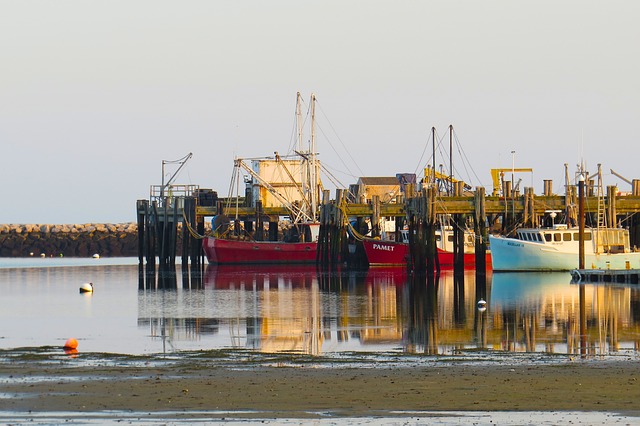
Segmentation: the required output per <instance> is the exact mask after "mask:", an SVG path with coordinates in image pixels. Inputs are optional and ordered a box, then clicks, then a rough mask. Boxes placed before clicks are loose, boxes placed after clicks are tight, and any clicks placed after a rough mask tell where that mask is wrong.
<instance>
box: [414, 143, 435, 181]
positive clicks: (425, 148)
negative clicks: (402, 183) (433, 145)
mask: <svg viewBox="0 0 640 426" xmlns="http://www.w3.org/2000/svg"><path fill="white" fill-rule="evenodd" d="M430 140H431V132H429V137H428V138H427V141H426V142H425V144H424V149H423V150H422V154H420V158H419V159H418V165H417V166H416V169H415V170H414V172H413V173H414V174H416V175H418V171H420V173H424V167H422V170H420V167H421V166H422V164H424V163H423V161H422V160H423V159H424V154H425V153H426V152H427V148H428V147H429V141H430ZM423 177H424V176H423Z"/></svg>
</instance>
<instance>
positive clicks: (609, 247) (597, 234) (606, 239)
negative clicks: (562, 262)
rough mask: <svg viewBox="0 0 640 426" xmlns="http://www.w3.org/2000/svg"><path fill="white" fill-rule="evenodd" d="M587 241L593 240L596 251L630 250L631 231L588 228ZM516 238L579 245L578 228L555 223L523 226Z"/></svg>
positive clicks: (623, 251)
mask: <svg viewBox="0 0 640 426" xmlns="http://www.w3.org/2000/svg"><path fill="white" fill-rule="evenodd" d="M583 236H584V241H585V243H589V242H591V245H592V246H593V247H594V251H595V252H596V253H625V252H629V251H630V249H629V231H628V230H627V229H621V228H615V229H613V228H606V229H595V228H586V229H585V230H584V232H583ZM516 239H518V240H521V241H530V242H533V243H540V244H553V245H567V246H570V245H576V246H577V245H578V242H579V241H580V233H579V231H578V228H568V227H567V225H554V226H553V227H552V228H522V229H518V230H517V231H516Z"/></svg>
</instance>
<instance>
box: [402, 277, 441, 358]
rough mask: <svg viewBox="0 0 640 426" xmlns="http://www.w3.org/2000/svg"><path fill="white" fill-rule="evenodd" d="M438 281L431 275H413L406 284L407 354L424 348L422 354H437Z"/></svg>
mask: <svg viewBox="0 0 640 426" xmlns="http://www.w3.org/2000/svg"><path fill="white" fill-rule="evenodd" d="M438 279H439V277H434V275H433V274H432V273H431V274H420V273H418V274H413V275H411V278H410V280H409V282H408V283H407V290H408V295H407V296H408V297H406V298H404V300H406V301H407V303H408V307H407V313H408V316H409V318H408V324H407V341H408V345H409V347H408V348H407V350H408V351H409V352H417V348H418V347H420V346H423V347H424V353H426V354H429V355H437V354H438Z"/></svg>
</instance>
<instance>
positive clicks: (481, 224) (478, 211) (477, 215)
mask: <svg viewBox="0 0 640 426" xmlns="http://www.w3.org/2000/svg"><path fill="white" fill-rule="evenodd" d="M474 198H475V200H474V203H473V204H474V206H475V211H474V218H473V225H474V231H475V244H476V247H475V255H476V285H477V283H478V281H483V282H485V283H486V277H487V244H486V241H487V227H486V220H487V213H486V211H485V189H484V187H481V186H478V187H476V191H475V193H474ZM485 300H486V299H485Z"/></svg>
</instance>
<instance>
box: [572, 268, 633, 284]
mask: <svg viewBox="0 0 640 426" xmlns="http://www.w3.org/2000/svg"><path fill="white" fill-rule="evenodd" d="M571 282H572V283H573V284H600V283H610V284H611V283H614V284H636V285H637V284H639V283H640V269H574V270H573V271H571Z"/></svg>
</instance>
